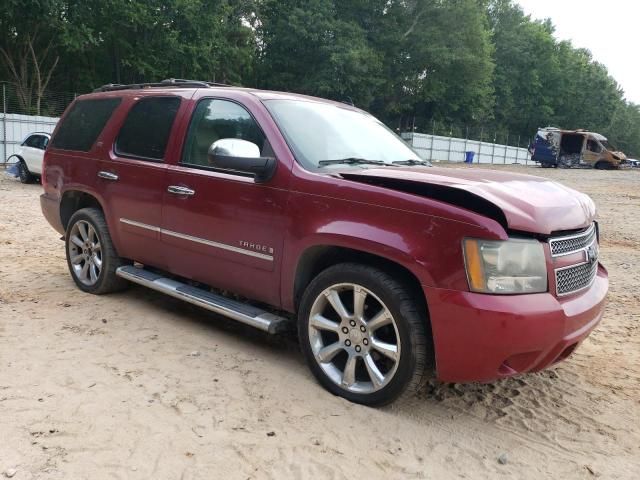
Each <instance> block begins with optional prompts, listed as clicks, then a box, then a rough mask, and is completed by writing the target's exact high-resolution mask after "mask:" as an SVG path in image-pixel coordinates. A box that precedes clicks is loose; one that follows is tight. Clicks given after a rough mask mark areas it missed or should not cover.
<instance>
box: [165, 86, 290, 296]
mask: <svg viewBox="0 0 640 480" xmlns="http://www.w3.org/2000/svg"><path fill="white" fill-rule="evenodd" d="M224 138H236V139H238V138H239V139H243V140H247V141H250V142H252V143H254V144H256V145H257V146H258V147H259V148H260V151H261V152H262V155H263V156H268V155H273V153H272V152H271V147H270V144H269V141H268V139H267V138H266V136H265V134H264V133H263V131H262V129H261V128H260V126H259V125H258V123H257V122H256V121H255V120H254V118H253V116H252V115H251V114H250V113H249V112H248V110H247V109H246V108H245V107H244V106H242V105H240V104H238V103H236V102H232V101H229V100H221V99H212V98H204V99H201V100H200V101H199V102H198V104H197V105H196V107H195V109H194V113H193V117H192V118H191V122H190V124H189V129H188V132H187V135H186V138H185V144H184V147H183V152H182V156H181V159H180V161H179V162H178V163H177V164H176V165H171V166H169V168H168V171H167V186H166V188H165V192H164V200H163V215H162V230H161V237H162V242H163V243H165V244H166V245H167V246H168V247H167V254H168V262H169V270H170V271H171V272H173V273H175V274H177V275H180V276H183V277H187V278H190V279H193V280H197V281H199V282H203V283H206V284H208V285H211V286H213V287H216V288H219V289H223V290H229V291H232V292H234V293H238V294H241V295H244V296H246V297H248V298H252V299H255V300H260V301H263V302H266V303H270V304H274V305H277V304H279V301H280V282H279V271H280V263H279V262H280V259H281V258H282V242H283V236H284V234H283V231H284V229H285V225H284V216H283V213H284V209H285V205H286V200H287V195H288V192H287V189H286V187H285V186H284V185H283V184H282V180H281V178H283V177H278V176H276V177H274V178H273V179H272V180H270V181H269V182H267V183H264V184H258V183H256V182H255V181H254V180H253V178H252V177H250V176H246V175H242V174H236V173H233V172H223V171H219V170H216V169H214V168H212V167H211V166H210V164H209V161H208V156H207V152H208V149H209V146H210V145H211V144H212V143H213V142H214V141H216V140H220V139H224Z"/></svg>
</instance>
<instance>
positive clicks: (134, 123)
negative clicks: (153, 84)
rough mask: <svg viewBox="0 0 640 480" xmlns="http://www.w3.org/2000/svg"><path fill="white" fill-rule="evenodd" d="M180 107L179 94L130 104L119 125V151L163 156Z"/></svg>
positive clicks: (138, 154) (117, 151) (117, 145)
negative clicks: (124, 117)
mask: <svg viewBox="0 0 640 480" xmlns="http://www.w3.org/2000/svg"><path fill="white" fill-rule="evenodd" d="M179 107H180V99H179V98H178V97H152V98H143V99H142V100H140V101H139V102H138V103H136V104H135V105H134V106H133V107H132V108H131V110H130V111H129V114H128V115H127V118H126V119H125V121H124V124H123V125H122V128H121V129H120V133H119V134H118V139H117V140H116V145H115V151H116V153H117V154H118V155H122V156H125V157H135V158H142V159H149V160H162V159H164V154H165V150H166V148H167V143H168V141H169V133H171V127H172V126H173V121H174V120H175V118H176V113H178V108H179Z"/></svg>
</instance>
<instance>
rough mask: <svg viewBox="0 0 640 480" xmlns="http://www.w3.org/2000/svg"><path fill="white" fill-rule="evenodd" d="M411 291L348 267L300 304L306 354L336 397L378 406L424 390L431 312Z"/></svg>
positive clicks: (374, 272)
mask: <svg viewBox="0 0 640 480" xmlns="http://www.w3.org/2000/svg"><path fill="white" fill-rule="evenodd" d="M410 292H411V290H410V289H409V288H407V287H406V286H405V285H403V284H402V283H401V282H398V281H397V280H396V279H395V278H393V277H391V276H390V275H388V274H387V273H385V272H383V271H381V270H378V269H376V268H373V267H369V266H365V265H359V264H351V263H345V264H340V265H336V266H333V267H331V268H328V269H327V270H325V271H324V272H322V273H321V274H320V275H318V277H316V278H315V279H314V280H313V281H312V282H311V284H310V285H309V287H308V288H307V290H306V291H305V294H304V296H303V298H302V302H301V306H300V311H299V317H298V328H299V337H300V344H301V347H302V350H303V352H304V354H305V357H306V360H307V363H308V364H309V366H310V368H311V371H312V372H313V374H314V375H315V376H316V378H317V379H318V380H319V382H320V383H321V384H322V385H323V386H324V387H325V388H326V389H327V390H329V391H330V392H332V393H333V394H335V395H339V396H341V397H344V398H346V399H348V400H350V401H353V402H356V403H362V404H365V405H371V406H377V405H384V404H386V403H389V402H392V401H393V400H395V399H396V398H398V397H399V396H400V395H402V394H403V393H404V392H412V391H415V390H416V389H417V388H418V387H419V386H420V384H421V382H422V380H423V378H424V374H425V369H426V367H427V364H428V361H429V360H430V358H431V355H430V350H431V348H430V345H431V342H429V341H428V340H427V334H426V330H427V328H426V325H427V318H426V312H424V311H422V310H423V309H421V308H419V306H418V305H417V304H416V303H415V302H414V300H413V299H412V295H411V293H410Z"/></svg>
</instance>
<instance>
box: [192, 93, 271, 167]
mask: <svg viewBox="0 0 640 480" xmlns="http://www.w3.org/2000/svg"><path fill="white" fill-rule="evenodd" d="M224 138H238V139H242V140H246V141H249V142H251V143H254V144H256V145H257V146H258V148H259V149H260V151H261V152H264V150H265V148H266V147H267V146H266V143H267V142H266V139H265V136H264V133H262V130H260V127H259V126H258V124H257V123H256V121H255V120H254V119H253V117H252V116H251V115H250V114H249V112H247V110H246V109H245V108H244V107H242V106H240V105H238V104H237V103H234V102H230V101H227V100H218V99H205V100H202V101H200V103H198V105H197V106H196V109H195V111H194V112H193V117H192V118H191V124H190V125H189V131H188V133H187V139H186V143H185V148H184V151H183V155H182V163H183V164H186V165H194V166H200V167H211V165H210V164H209V159H208V156H207V153H208V151H209V147H210V146H211V144H212V143H213V142H215V141H217V140H222V139H224Z"/></svg>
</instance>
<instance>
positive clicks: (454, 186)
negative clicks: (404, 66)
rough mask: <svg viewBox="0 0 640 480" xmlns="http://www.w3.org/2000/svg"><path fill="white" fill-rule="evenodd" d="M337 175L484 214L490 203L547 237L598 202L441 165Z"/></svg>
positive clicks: (518, 178)
mask: <svg viewBox="0 0 640 480" xmlns="http://www.w3.org/2000/svg"><path fill="white" fill-rule="evenodd" d="M339 175H340V176H341V177H343V178H345V179H347V180H351V181H355V182H361V183H368V184H374V185H378V186H381V187H385V188H391V189H394V190H399V191H405V192H409V193H413V194H417V195H422V196H424V197H428V198H434V199H436V200H441V201H444V202H448V203H452V204H454V205H457V206H460V207H462V208H467V209H469V210H473V211H481V213H484V212H485V211H489V212H490V211H491V210H492V209H491V208H481V207H482V205H486V204H487V203H489V204H490V207H497V209H499V211H500V212H501V213H502V215H503V216H504V217H503V218H496V220H498V221H501V223H505V222H506V225H505V226H506V227H507V228H509V229H511V230H518V231H524V232H532V233H538V234H544V235H548V234H550V233H552V232H556V231H562V230H574V229H579V228H584V227H587V226H589V225H590V224H591V222H593V220H594V218H595V213H596V212H595V205H594V203H593V201H592V200H591V199H590V198H589V197H588V196H587V195H585V194H583V193H580V192H578V191H576V190H573V189H571V188H568V187H565V186H564V185H561V184H559V183H556V182H552V181H550V180H547V179H545V178H541V177H534V176H531V175H522V174H517V173H510V172H498V171H494V170H485V169H466V168H464V169H463V168H437V167H431V168H429V167H427V168H424V167H417V168H416V167H413V168H412V167H407V168H405V167H394V168H391V167H389V168H370V169H363V170H358V171H353V170H352V169H349V170H345V171H341V172H340V173H339ZM474 202H475V204H474ZM497 209H496V208H494V209H493V210H494V211H495V210H497ZM492 216H494V217H496V216H499V215H492Z"/></svg>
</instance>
